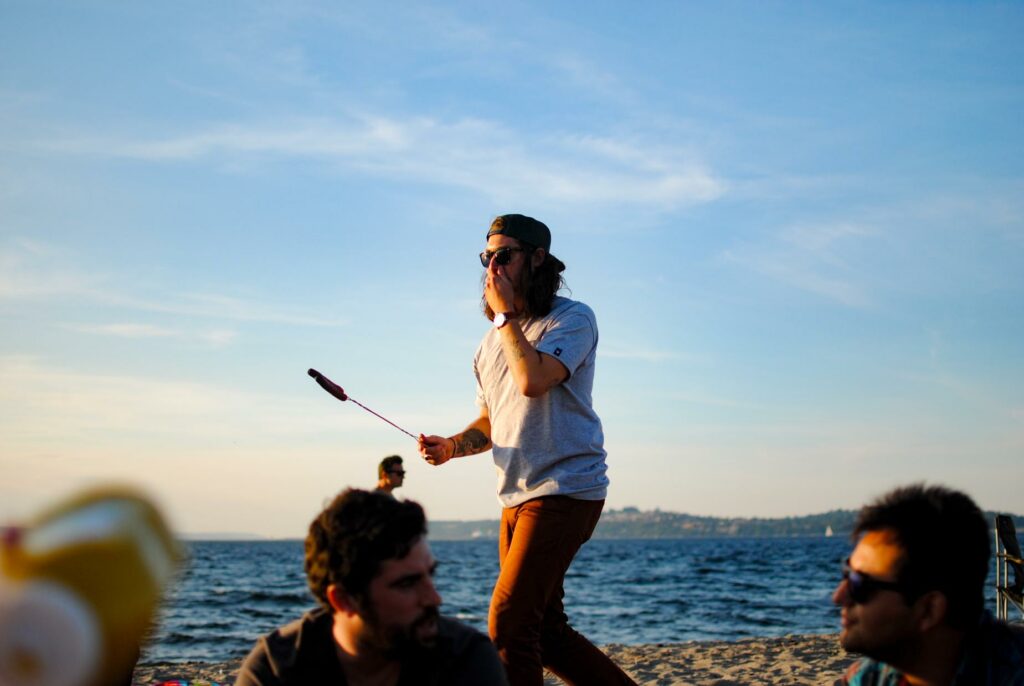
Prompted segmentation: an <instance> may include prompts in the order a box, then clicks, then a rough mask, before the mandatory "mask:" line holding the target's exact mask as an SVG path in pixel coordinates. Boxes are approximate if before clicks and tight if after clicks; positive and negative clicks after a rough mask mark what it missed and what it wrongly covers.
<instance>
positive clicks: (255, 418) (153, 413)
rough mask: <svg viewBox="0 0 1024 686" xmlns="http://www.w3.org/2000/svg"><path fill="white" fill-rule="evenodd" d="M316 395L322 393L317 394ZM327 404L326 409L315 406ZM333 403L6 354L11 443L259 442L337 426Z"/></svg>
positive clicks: (3, 404)
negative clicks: (172, 437) (173, 438)
mask: <svg viewBox="0 0 1024 686" xmlns="http://www.w3.org/2000/svg"><path fill="white" fill-rule="evenodd" d="M310 398H316V399H319V397H318V396H313V395H310ZM320 407H323V410H322V411H321V410H319V409H314V408H320ZM331 409H333V408H330V407H329V406H327V405H326V404H315V405H314V404H313V403H311V402H302V401H296V400H293V399H289V398H287V397H282V396H280V394H272V393H269V392H268V393H260V392H253V391H251V390H245V389H236V388H230V387H226V386H220V385H216V384H212V383H206V382H200V381H192V380H177V379H164V378H155V377H150V376H132V375H125V374H97V373H89V372H81V371H77V370H74V369H68V368H64V367H60V366H57V365H51V364H49V363H48V361H47V360H46V359H45V358H42V357H36V356H25V355H7V356H0V435H3V436H4V443H5V444H6V445H7V446H8V447H10V445H11V444H14V443H19V442H21V441H27V442H28V443H32V442H35V443H36V444H49V443H50V442H51V441H56V442H63V441H67V440H74V439H75V437H77V436H81V435H85V434H87V435H90V436H94V437H105V438H96V440H100V441H103V440H106V441H109V442H111V443H115V442H118V441H120V440H122V439H128V438H130V437H138V436H140V435H141V436H145V435H150V436H155V435H163V434H168V433H170V434H176V435H177V436H178V437H179V438H178V440H186V437H187V438H188V439H191V438H195V437H197V436H203V437H206V438H209V439H216V440H221V441H223V440H231V439H233V438H234V439H238V440H246V441H252V440H253V437H254V436H274V435H277V436H285V435H294V434H303V433H306V434H308V433H309V432H313V431H319V430H326V429H333V428H337V426H338V424H339V422H341V423H344V422H345V421H355V420H356V419H359V420H361V419H362V418H361V417H352V418H346V417H345V416H342V417H340V418H339V417H338V413H337V412H331V411H329V410H331Z"/></svg>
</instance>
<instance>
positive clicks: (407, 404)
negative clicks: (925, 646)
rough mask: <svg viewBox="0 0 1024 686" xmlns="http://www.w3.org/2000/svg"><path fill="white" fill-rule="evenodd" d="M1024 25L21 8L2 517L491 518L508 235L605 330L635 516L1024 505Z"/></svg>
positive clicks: (605, 378) (835, 13) (560, 10)
mask: <svg viewBox="0 0 1024 686" xmlns="http://www.w3.org/2000/svg"><path fill="white" fill-rule="evenodd" d="M1022 31H1024V5H1021V4H1019V3H1005V4H990V3H900V4H893V3H870V2H869V3H863V2H858V3H765V2H738V3H730V2H723V3H674V2H672V3H670V2H651V3H643V4H641V5H640V6H638V7H631V8H626V7H625V6H624V5H622V4H621V3H606V2H589V3H539V2H529V3H502V4H501V5H500V6H498V5H495V6H489V5H486V4H481V3H454V4H450V5H448V6H447V7H445V8H442V7H434V6H431V5H428V4H426V3H386V4H385V5H384V6H382V7H378V6H376V5H374V4H372V3H359V4H353V3H326V2H325V3H317V2H280V3H274V2H262V3H252V4H244V3H205V2H182V3H164V4H154V3H108V2H86V3H73V2H64V3H60V2H58V3H54V2H45V1H43V2H13V1H11V0H0V334H2V335H0V476H2V478H0V520H2V521H10V520H14V519H18V518H21V517H25V516H27V515H29V514H31V513H32V512H34V511H36V510H37V509H39V508H40V507H42V506H43V505H45V504H48V503H50V502H52V501H53V500H54V499H56V498H59V497H61V496H62V495H65V494H67V493H70V492H72V491H74V490H76V489H78V488H81V487H83V486H85V485H88V484H97V483H107V482H110V481H118V482H128V483H133V484H137V485H138V486H139V487H141V488H143V489H145V490H147V491H148V492H150V493H152V494H153V496H154V497H155V498H156V499H157V500H158V501H159V502H160V503H161V504H162V505H163V506H164V508H165V509H166V511H167V513H168V515H169V516H170V518H171V520H172V521H173V523H174V524H175V526H176V527H177V528H178V529H179V530H182V531H187V532H213V531H231V532H253V533H259V534H264V535H270V536H301V535H303V533H304V530H305V527H306V525H307V523H308V521H309V519H310V517H311V516H312V515H313V514H314V513H315V512H316V511H317V510H318V509H319V507H320V506H321V504H322V503H323V501H324V500H325V499H327V498H329V497H330V496H331V495H333V494H334V493H335V492H337V491H338V490H339V489H341V488H342V487H344V486H346V485H362V486H370V485H372V483H373V482H374V479H375V467H376V463H377V461H378V460H379V459H380V458H381V457H383V456H384V455H387V454H391V453H399V454H402V455H404V456H405V457H406V458H407V460H409V461H410V464H408V465H407V469H408V472H409V475H408V478H407V481H408V484H407V487H406V488H405V489H404V494H405V495H406V496H407V497H410V498H414V499H417V500H419V501H421V502H422V503H423V504H424V505H425V507H426V508H427V510H428V514H429V515H430V516H431V517H434V518H439V519H470V518H489V517H494V516H496V515H497V512H498V505H497V501H496V499H495V497H494V487H495V477H494V473H493V466H492V464H491V461H490V457H489V456H488V455H481V456H477V457H475V458H470V459H466V460H460V461H457V462H455V463H452V464H449V465H445V466H443V467H441V468H432V467H429V466H428V465H426V464H425V463H423V462H420V461H417V458H416V452H415V446H414V444H413V443H412V441H411V440H410V439H408V438H407V437H406V436H404V435H403V434H401V433H399V432H398V431H395V430H394V429H392V428H391V427H388V426H387V425H386V424H384V423H382V422H380V421H379V420H377V419H375V418H373V417H372V416H370V415H368V414H366V413H365V412H363V411H362V410H360V409H359V408H357V407H355V406H354V405H351V404H348V405H342V404H340V403H337V402H336V401H334V400H332V399H331V398H330V397H329V396H327V395H326V394H325V393H323V392H322V391H321V390H320V389H319V388H317V387H316V385H315V384H314V383H313V382H312V381H311V380H310V379H309V378H308V377H307V376H306V375H305V371H306V369H307V368H308V367H316V368H318V369H320V370H321V371H323V372H324V373H325V374H327V375H328V376H330V377H332V378H333V379H334V380H335V381H337V382H338V383H339V384H341V385H342V386H344V387H345V388H346V390H347V391H348V392H349V393H350V394H351V395H352V396H353V397H354V398H356V399H357V400H359V401H360V402H362V403H364V404H366V405H368V406H370V407H371V408H373V409H375V410H377V411H378V412H381V413H383V414H385V415H387V416H389V417H391V418H392V419H393V420H394V421H396V422H397V423H398V424H400V425H401V426H403V427H405V428H407V429H409V430H410V431H412V432H414V433H416V432H419V431H424V432H426V433H444V434H448V433H453V432H455V431H457V430H460V429H462V428H463V427H464V426H465V424H467V423H468V422H469V421H470V420H471V419H472V418H473V417H474V416H475V415H476V408H475V407H474V404H473V394H474V379H473V376H472V369H471V359H472V355H473V352H474V350H475V347H476V344H477V342H478V341H479V339H480V337H481V336H482V335H483V333H484V332H485V331H486V327H487V325H488V324H487V322H486V320H484V319H483V317H482V315H481V314H480V312H479V306H478V304H479V292H480V281H479V279H480V272H481V270H480V267H479V263H478V262H477V260H476V253H478V252H479V251H480V250H481V249H482V247H483V243H484V232H485V230H486V227H487V225H488V224H489V222H490V220H491V219H492V218H493V217H494V216H495V215H497V214H502V213H505V212H521V213H524V214H529V215H532V216H535V217H537V218H539V219H542V220H543V221H545V222H546V223H547V224H548V225H549V226H550V227H551V228H552V232H553V236H554V238H553V243H552V252H553V253H554V254H556V255H557V256H559V257H560V258H561V259H562V260H563V261H564V262H565V263H566V264H567V265H568V269H567V271H566V273H565V276H566V278H567V281H568V283H569V285H570V287H571V295H572V297H575V298H577V299H580V300H583V301H584V302H586V303H588V304H589V305H591V307H593V309H594V310H595V312H596V313H597V316H598V323H599V326H600V332H601V333H600V346H599V355H598V371H597V381H596V385H595V391H594V394H595V403H596V407H597V410H598V413H599V414H600V415H601V417H602V419H603V421H604V426H605V434H606V447H607V448H608V451H609V474H610V478H611V480H612V485H611V489H610V493H609V498H608V507H616V508H617V507H623V506H627V505H632V506H637V507H641V508H644V509H649V508H655V507H658V508H661V509H664V510H675V511H683V512H691V513H696V514H711V515H745V516H783V515H794V514H806V513H811V512H820V511H824V510H827V509H831V508H833V507H857V506H859V505H860V504H861V503H862V502H864V500H866V499H868V498H870V497H872V496H874V495H877V494H878V493H880V492H882V491H884V490H886V489H888V488H889V487H891V486H894V485H896V484H899V483H904V482H907V481H910V480H919V479H926V480H928V481H933V482H941V483H946V484H949V485H952V486H955V487H959V488H962V489H965V490H966V491H968V492H969V493H971V494H972V495H973V496H974V497H975V498H976V499H977V500H978V501H979V503H980V504H981V505H982V506H983V507H986V508H990V509H1004V510H1011V511H1016V512H1022V511H1024V496H1022V491H1021V484H1024V460H1022V459H1021V458H1022V456H1024V390H1022V389H1024V354H1022V342H1024V162H1022V160H1024V131H1022V126H1021V122H1022V121H1024V119H1022V115H1024V70H1022V69H1021V65H1022V64H1024V43H1022V41H1021V40H1020V36H1021V35H1022Z"/></svg>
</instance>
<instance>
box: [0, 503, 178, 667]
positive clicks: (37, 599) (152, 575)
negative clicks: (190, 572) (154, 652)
mask: <svg viewBox="0 0 1024 686" xmlns="http://www.w3.org/2000/svg"><path fill="white" fill-rule="evenodd" d="M179 558H180V552H179V548H178V544H177V543H176V542H175V540H174V538H173V536H172V535H171V532H170V530H169V529H168V527H167V525H166V524H165V522H164V519H163V517H161V515H160V513H159V512H158V511H157V509H156V508H155V507H154V506H153V505H152V503H150V501H149V500H148V499H147V498H145V497H144V496H142V495H141V494H139V493H137V492H136V491H134V490H132V489H129V488H117V487H109V488H102V489H96V490H92V491H89V492H86V493H83V494H81V495H78V496H76V497H73V498H71V499H70V500H68V501H66V502H64V503H61V504H60V505H58V506H56V507H54V508H52V509H50V510H48V511H46V512H44V513H43V514H41V515H40V516H39V517H37V518H36V519H35V520H34V521H31V522H29V523H28V524H27V525H25V526H24V527H22V528H18V529H10V530H8V531H7V532H6V534H5V536H4V540H3V541H2V542H0V686H114V685H117V684H127V683H129V681H130V678H131V673H132V669H133V667H134V665H135V661H136V660H137V659H138V654H139V646H140V644H141V641H142V639H143V637H144V635H145V633H146V631H147V629H148V628H149V625H150V622H151V621H152V618H153V613H154V611H155V610H156V608H157V606H158V605H159V603H160V595H161V592H162V591H163V588H164V586H165V585H166V584H167V582H168V581H169V580H170V578H171V575H172V574H173V572H174V568H175V565H176V562H177V560H178V559H179Z"/></svg>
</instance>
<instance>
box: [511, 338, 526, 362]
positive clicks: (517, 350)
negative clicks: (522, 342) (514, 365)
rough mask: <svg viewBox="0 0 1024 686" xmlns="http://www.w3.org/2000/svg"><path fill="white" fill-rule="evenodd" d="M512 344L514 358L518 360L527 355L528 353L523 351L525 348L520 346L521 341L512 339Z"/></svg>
mask: <svg viewBox="0 0 1024 686" xmlns="http://www.w3.org/2000/svg"><path fill="white" fill-rule="evenodd" d="M511 345H512V347H511V348H510V349H509V352H510V353H511V354H512V359H513V360H515V361H516V362H518V361H519V360H521V359H523V358H525V357H526V353H525V352H523V349H522V348H521V347H519V341H518V340H516V339H512V342H511Z"/></svg>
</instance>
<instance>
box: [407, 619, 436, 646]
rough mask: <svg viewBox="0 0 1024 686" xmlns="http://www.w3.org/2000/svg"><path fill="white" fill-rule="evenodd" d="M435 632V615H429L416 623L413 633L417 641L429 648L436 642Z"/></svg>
mask: <svg viewBox="0 0 1024 686" xmlns="http://www.w3.org/2000/svg"><path fill="white" fill-rule="evenodd" d="M437 632H438V629H437V617H430V618H428V619H424V620H422V621H420V622H417V623H416V628H415V633H414V634H413V635H414V636H415V638H416V642H417V643H419V644H420V645H422V646H426V647H428V648H430V647H433V645H434V644H435V643H437Z"/></svg>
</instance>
